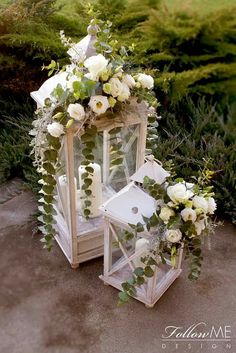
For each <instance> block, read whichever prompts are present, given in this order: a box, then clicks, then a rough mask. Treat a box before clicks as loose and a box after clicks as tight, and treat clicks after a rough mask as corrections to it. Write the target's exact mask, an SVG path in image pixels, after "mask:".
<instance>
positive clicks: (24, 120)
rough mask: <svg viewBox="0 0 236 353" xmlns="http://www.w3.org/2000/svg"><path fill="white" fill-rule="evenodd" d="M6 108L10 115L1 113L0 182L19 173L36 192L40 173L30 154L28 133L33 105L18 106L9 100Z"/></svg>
mask: <svg viewBox="0 0 236 353" xmlns="http://www.w3.org/2000/svg"><path fill="white" fill-rule="evenodd" d="M14 104H15V105H14ZM13 107H14V108H15V109H16V110H18V113H16V112H15V111H14V110H13ZM7 108H8V109H7ZM3 109H4V104H2V113H3V111H4V110H3ZM5 109H6V110H7V111H8V115H3V114H1V117H0V183H3V182H5V181H6V180H7V179H9V178H12V177H14V176H16V175H17V176H20V177H22V178H23V179H24V180H26V181H27V182H28V183H29V185H31V187H32V188H33V190H34V191H35V192H36V191H37V189H38V187H37V181H38V175H37V173H36V172H35V169H34V168H33V166H32V159H31V157H30V156H29V154H30V147H29V142H30V137H29V135H28V133H29V130H30V129H31V122H32V120H31V119H30V117H31V116H32V115H33V112H32V107H31V106H30V105H27V104H25V105H24V106H21V107H18V105H17V104H16V102H9V105H6V107H5Z"/></svg>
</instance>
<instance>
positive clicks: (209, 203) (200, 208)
mask: <svg viewBox="0 0 236 353" xmlns="http://www.w3.org/2000/svg"><path fill="white" fill-rule="evenodd" d="M166 192H167V195H168V197H169V199H170V201H169V202H168V203H167V204H165V205H163V206H162V207H161V210H160V213H159V217H160V218H161V220H162V221H163V222H164V223H165V224H168V222H169V221H170V219H171V217H176V216H178V214H179V215H180V217H181V219H182V222H184V223H185V222H191V224H193V225H194V227H195V232H193V234H192V236H195V235H200V234H201V233H202V231H203V230H204V229H205V228H206V227H207V225H208V217H209V215H212V214H214V212H215V210H216V202H215V199H214V198H213V197H212V196H208V195H195V193H194V184H192V183H186V182H179V183H176V184H175V185H171V186H168V187H167V190H166ZM183 207H184V208H183ZM180 209H181V211H180ZM165 235H166V240H167V241H169V242H171V243H176V242H178V241H180V240H181V239H182V233H181V231H180V229H168V230H167V231H166V234H165Z"/></svg>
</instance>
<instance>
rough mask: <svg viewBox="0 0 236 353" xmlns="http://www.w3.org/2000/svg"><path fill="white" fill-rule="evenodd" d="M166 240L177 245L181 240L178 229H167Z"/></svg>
mask: <svg viewBox="0 0 236 353" xmlns="http://www.w3.org/2000/svg"><path fill="white" fill-rule="evenodd" d="M165 236H166V240H167V241H170V242H171V243H177V242H178V241H180V239H181V238H182V233H181V231H180V230H179V229H169V230H167V231H166V234H165Z"/></svg>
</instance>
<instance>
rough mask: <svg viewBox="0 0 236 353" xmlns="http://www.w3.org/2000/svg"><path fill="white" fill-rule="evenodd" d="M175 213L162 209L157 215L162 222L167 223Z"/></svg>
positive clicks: (166, 208)
mask: <svg viewBox="0 0 236 353" xmlns="http://www.w3.org/2000/svg"><path fill="white" fill-rule="evenodd" d="M174 215H175V212H174V211H173V210H172V209H171V208H169V207H163V208H162V209H161V212H160V214H159V217H160V218H161V219H162V220H163V222H168V221H169V219H170V217H173V216H174Z"/></svg>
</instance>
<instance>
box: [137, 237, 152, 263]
mask: <svg viewBox="0 0 236 353" xmlns="http://www.w3.org/2000/svg"><path fill="white" fill-rule="evenodd" d="M148 246H149V241H148V240H147V239H145V238H140V239H138V240H137V241H136V243H135V253H137V252H138V251H139V250H140V249H142V250H143V252H142V254H140V255H139V256H138V257H136V258H135V259H134V265H135V267H144V263H143V262H142V261H141V257H144V256H146V255H147V250H148Z"/></svg>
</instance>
